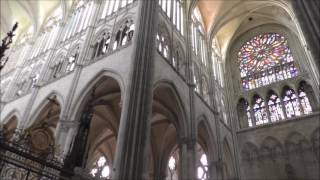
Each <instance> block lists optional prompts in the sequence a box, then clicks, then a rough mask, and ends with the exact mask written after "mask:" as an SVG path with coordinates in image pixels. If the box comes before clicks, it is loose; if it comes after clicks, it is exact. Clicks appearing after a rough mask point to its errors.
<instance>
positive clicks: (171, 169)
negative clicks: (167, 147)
mask: <svg viewBox="0 0 320 180" xmlns="http://www.w3.org/2000/svg"><path fill="white" fill-rule="evenodd" d="M178 161H179V151H178V150H175V151H174V153H172V155H171V156H170V158H169V161H168V167H167V178H166V180H176V179H178Z"/></svg>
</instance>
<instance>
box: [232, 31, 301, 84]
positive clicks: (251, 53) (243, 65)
mask: <svg viewBox="0 0 320 180" xmlns="http://www.w3.org/2000/svg"><path fill="white" fill-rule="evenodd" d="M238 62H239V68H240V76H241V84H242V88H243V89H244V90H250V89H254V88H258V87H261V86H265V85H268V84H271V83H273V82H277V81H281V80H284V79H289V78H292V77H295V76H297V75H298V69H297V68H296V66H295V64H294V59H293V56H292V53H291V50H290V48H289V45H288V41H287V39H286V38H285V37H284V36H282V35H280V34H278V33H265V34H260V35H257V36H255V37H253V38H252V39H250V40H249V41H247V42H245V43H244V44H243V45H242V47H241V48H240V50H239V52H238Z"/></svg>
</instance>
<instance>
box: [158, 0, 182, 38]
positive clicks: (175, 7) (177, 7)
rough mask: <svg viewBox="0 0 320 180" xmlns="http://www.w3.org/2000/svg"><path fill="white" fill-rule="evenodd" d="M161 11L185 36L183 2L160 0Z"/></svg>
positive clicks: (179, 0) (178, 0)
mask: <svg viewBox="0 0 320 180" xmlns="http://www.w3.org/2000/svg"><path fill="white" fill-rule="evenodd" d="M159 6H160V7H161V10H162V11H163V12H164V13H165V14H166V16H167V17H168V18H169V19H170V21H171V22H172V23H173V24H174V27H175V28H176V29H177V30H178V31H179V32H180V33H181V34H182V35H183V34H184V32H183V31H184V27H183V19H184V14H183V4H182V1H181V0H159Z"/></svg>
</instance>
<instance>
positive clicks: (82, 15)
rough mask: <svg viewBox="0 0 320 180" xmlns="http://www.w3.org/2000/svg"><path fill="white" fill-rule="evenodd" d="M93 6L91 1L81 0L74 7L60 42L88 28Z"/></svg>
mask: <svg viewBox="0 0 320 180" xmlns="http://www.w3.org/2000/svg"><path fill="white" fill-rule="evenodd" d="M94 6H95V5H94V1H92V0H91V1H84V0H81V1H79V2H78V3H77V4H75V5H74V9H73V12H72V13H71V15H70V16H69V20H68V22H67V24H66V26H65V30H64V36H63V38H62V41H65V40H67V39H69V38H70V37H73V36H74V35H76V34H77V33H80V32H81V31H83V30H85V29H86V28H87V27H88V26H89V24H90V19H92V16H93V14H94Z"/></svg>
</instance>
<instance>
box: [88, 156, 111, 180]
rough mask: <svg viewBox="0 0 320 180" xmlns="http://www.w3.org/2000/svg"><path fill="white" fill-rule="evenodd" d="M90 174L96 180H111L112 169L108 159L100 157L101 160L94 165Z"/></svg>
mask: <svg viewBox="0 0 320 180" xmlns="http://www.w3.org/2000/svg"><path fill="white" fill-rule="evenodd" d="M90 174H91V176H92V177H94V178H95V179H101V180H102V179H104V180H107V179H110V178H111V169H110V166H109V164H108V160H107V158H105V157H104V156H101V157H99V159H98V160H97V161H95V162H94V163H93V167H92V169H91V171H90Z"/></svg>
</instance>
